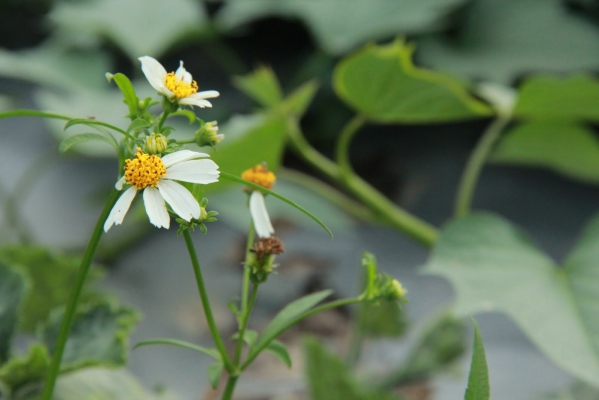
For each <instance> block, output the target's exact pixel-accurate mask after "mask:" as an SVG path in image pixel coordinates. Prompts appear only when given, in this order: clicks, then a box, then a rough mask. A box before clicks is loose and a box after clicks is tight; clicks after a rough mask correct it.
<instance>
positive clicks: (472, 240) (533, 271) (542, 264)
mask: <svg viewBox="0 0 599 400" xmlns="http://www.w3.org/2000/svg"><path fill="white" fill-rule="evenodd" d="M426 271H427V272H428V273H433V274H436V275H441V276H444V277H446V278H447V279H449V280H450V281H451V283H452V284H453V285H454V288H455V290H456V292H457V304H456V312H457V313H458V314H468V313H474V312H479V311H489V310H497V311H501V312H504V313H506V314H508V315H509V316H510V317H512V318H513V319H514V320H515V321H516V322H517V323H518V325H519V326H520V327H521V328H522V330H523V331H524V332H525V333H526V334H527V336H528V337H529V338H530V339H531V340H532V341H533V342H534V343H535V344H536V345H537V346H538V347H539V348H540V349H541V350H542V351H543V352H544V353H545V354H546V355H547V356H548V357H549V358H550V359H552V360H553V361H554V362H555V363H556V364H558V365H560V366H561V367H562V368H564V369H566V370H567V371H569V372H570V373H571V374H573V375H574V376H576V377H577V378H579V379H581V380H584V381H586V382H588V383H590V384H593V385H595V386H599V324H597V315H599V218H595V219H594V220H593V221H592V222H591V224H590V225H589V226H588V228H587V229H586V230H585V232H584V233H583V235H582V238H581V240H580V241H579V243H578V244H577V246H576V248H575V249H574V251H573V252H572V253H571V254H570V256H569V257H568V258H567V260H566V262H565V263H564V266H563V267H559V266H558V265H556V263H555V262H554V261H552V260H551V259H550V258H549V257H548V256H546V255H545V254H543V252H541V251H540V250H539V249H538V248H536V247H535V246H534V245H533V243H532V242H531V241H530V240H529V239H528V238H527V236H526V235H525V234H524V233H523V232H522V231H520V230H519V229H518V228H517V227H515V226H514V225H512V224H511V223H510V222H509V221H507V220H505V219H503V218H501V217H498V216H495V215H492V214H472V215H470V216H467V217H464V218H461V219H457V220H454V221H452V222H451V223H449V224H448V225H447V227H446V228H445V229H444V230H443V232H442V234H441V236H440V237H439V240H438V242H437V243H436V245H435V248H434V249H433V253H432V256H431V258H430V260H429V262H428V263H427V265H426Z"/></svg>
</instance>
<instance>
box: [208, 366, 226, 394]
mask: <svg viewBox="0 0 599 400" xmlns="http://www.w3.org/2000/svg"><path fill="white" fill-rule="evenodd" d="M222 373H223V364H222V363H219V362H216V363H214V364H210V365H209V366H208V381H209V382H210V386H211V387H212V389H214V390H216V388H217V387H218V382H219V381H220V376H221V375H222Z"/></svg>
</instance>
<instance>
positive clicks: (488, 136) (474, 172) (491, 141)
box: [454, 115, 510, 217]
mask: <svg viewBox="0 0 599 400" xmlns="http://www.w3.org/2000/svg"><path fill="white" fill-rule="evenodd" d="M509 122H510V117H509V116H501V115H500V116H499V117H497V119H495V120H494V121H493V122H492V123H491V124H490V125H489V127H488V128H487V129H486V130H485V132H484V133H483V135H482V137H481V139H480V140H479V142H478V143H477V145H476V147H475V148H474V151H472V154H471V155H470V159H469V160H468V162H467V163H466V167H465V169H464V172H463V173H462V178H461V180H460V184H459V186H458V192H457V195H456V202H455V210H454V214H455V216H456V217H463V216H465V215H467V214H468V213H469V212H470V207H471V205H472V197H473V195H474V189H475V188H476V183H477V182H478V178H479V177H480V174H481V171H482V169H483V166H484V165H485V162H486V160H487V158H488V157H489V154H490V153H491V150H492V149H493V146H494V145H495V143H496V142H497V140H498V139H499V137H500V136H501V132H502V131H503V129H504V128H505V127H506V125H507V124H508V123H509Z"/></svg>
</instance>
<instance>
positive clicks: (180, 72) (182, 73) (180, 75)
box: [175, 61, 193, 83]
mask: <svg viewBox="0 0 599 400" xmlns="http://www.w3.org/2000/svg"><path fill="white" fill-rule="evenodd" d="M175 76H176V77H177V79H179V80H180V81H183V82H186V83H191V81H192V80H193V79H192V78H191V74H190V73H189V72H187V70H186V69H185V68H184V67H183V61H179V68H177V71H175Z"/></svg>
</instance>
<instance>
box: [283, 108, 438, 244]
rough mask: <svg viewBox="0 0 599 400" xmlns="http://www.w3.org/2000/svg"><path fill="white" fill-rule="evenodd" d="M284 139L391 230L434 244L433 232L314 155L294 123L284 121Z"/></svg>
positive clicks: (317, 154) (361, 180) (365, 185)
mask: <svg viewBox="0 0 599 400" xmlns="http://www.w3.org/2000/svg"><path fill="white" fill-rule="evenodd" d="M287 123H288V135H289V139H290V143H291V146H292V148H293V149H294V150H295V151H296V152H297V153H298V154H299V155H300V156H301V157H302V158H303V159H304V160H305V161H306V162H308V163H309V164H310V165H312V166H313V167H315V168H316V169H318V170H319V171H320V172H321V173H323V174H325V175H326V176H327V177H328V178H330V179H331V180H333V181H335V182H338V183H340V184H341V185H343V186H344V187H345V188H346V189H347V190H348V191H349V192H350V193H352V194H353V195H354V196H355V197H356V198H357V199H358V200H360V201H361V202H362V203H363V204H365V205H366V206H368V207H369V208H370V209H371V210H373V211H375V212H376V213H377V214H379V215H381V216H382V217H384V219H385V220H386V221H387V222H388V223H389V224H390V225H391V226H393V227H394V228H395V229H397V230H398V231H400V232H403V233H405V234H406V235H408V236H410V237H411V238H413V239H415V240H417V241H419V242H420V243H422V244H424V245H425V246H427V247H430V246H432V245H433V243H435V241H436V240H437V236H438V235H439V232H438V230H437V228H435V227H434V226H433V225H431V224H429V223H428V222H426V221H424V220H422V219H420V218H418V217H416V216H415V215H412V214H410V213H409V212H407V211H405V210H404V209H403V208H401V207H399V206H398V205H397V204H395V203H393V202H392V201H391V200H389V199H388V198H386V197H385V196H384V195H383V194H381V193H380V192H379V191H378V190H376V189H375V188H373V187H372V186H371V185H370V184H368V182H366V181H364V180H363V179H362V178H360V177H359V176H357V175H355V174H353V173H352V174H349V175H347V176H344V175H343V171H342V170H341V168H340V167H339V166H338V165H337V164H335V163H334V162H332V161H331V160H329V159H328V158H326V157H325V156H323V155H322V154H320V153H319V152H318V151H316V150H315V149H314V148H313V147H312V146H311V145H310V144H309V143H308V141H307V140H306V139H305V138H304V136H303V134H302V132H301V130H300V128H299V126H298V124H297V121H296V120H295V119H294V118H291V117H289V118H288V121H287Z"/></svg>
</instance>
